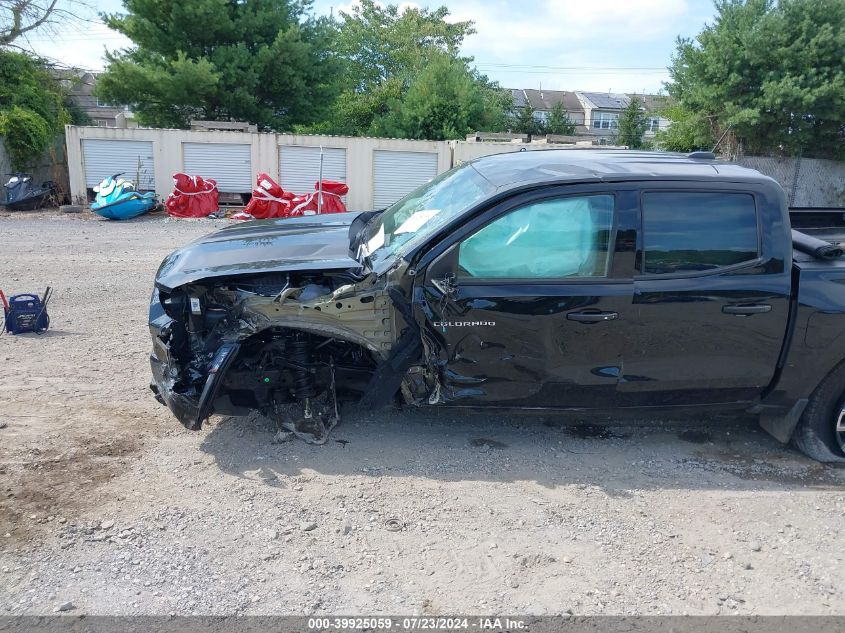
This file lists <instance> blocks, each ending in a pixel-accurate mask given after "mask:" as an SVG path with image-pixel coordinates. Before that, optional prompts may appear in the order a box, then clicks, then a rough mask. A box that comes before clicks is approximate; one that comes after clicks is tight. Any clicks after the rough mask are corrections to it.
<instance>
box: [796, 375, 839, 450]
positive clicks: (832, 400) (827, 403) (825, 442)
mask: <svg viewBox="0 0 845 633" xmlns="http://www.w3.org/2000/svg"><path fill="white" fill-rule="evenodd" d="M843 405H845V363H843V364H841V365H839V366H838V367H837V368H836V369H834V370H833V371H832V372H830V373H829V374H828V375H827V376H826V377H825V379H824V380H822V382H821V384H819V386H818V387H816V390H815V391H814V392H813V395H812V396H810V402H809V403H808V404H807V408H806V409H804V413H803V414H802V416H801V419H800V420H799V421H798V426H797V427H796V428H795V432H794V433H793V435H792V444H793V445H794V446H795V447H796V448H797V449H798V450H799V451H801V452H802V453H804V454H805V455H806V456H807V457H810V458H812V459H815V460H816V461H820V462H845V452H843V449H842V442H843V441H845V438H843V437H842V436H843V433H837V427H836V425H837V418H838V417H839V412H840V411H841V410H842V407H843Z"/></svg>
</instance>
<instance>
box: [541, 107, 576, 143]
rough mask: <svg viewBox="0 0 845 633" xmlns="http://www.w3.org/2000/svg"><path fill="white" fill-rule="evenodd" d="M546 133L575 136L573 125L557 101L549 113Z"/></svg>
mask: <svg viewBox="0 0 845 633" xmlns="http://www.w3.org/2000/svg"><path fill="white" fill-rule="evenodd" d="M546 132H547V133H549V134H564V135H567V136H571V135H573V134H575V123H573V122H572V119H570V118H569V113H567V111H566V110H565V109H564V108H563V104H562V103H561V102H560V101H558V102H557V103H555V104H554V105H553V106H552V109H551V110H550V111H549V119H548V121H546Z"/></svg>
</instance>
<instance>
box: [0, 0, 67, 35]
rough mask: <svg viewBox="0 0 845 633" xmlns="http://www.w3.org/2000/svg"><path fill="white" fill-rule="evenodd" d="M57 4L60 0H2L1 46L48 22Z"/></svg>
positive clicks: (0, 13) (0, 19)
mask: <svg viewBox="0 0 845 633" xmlns="http://www.w3.org/2000/svg"><path fill="white" fill-rule="evenodd" d="M57 4H58V0H46V1H38V0H0V46H8V45H10V44H12V42H14V41H15V40H17V39H18V38H19V37H21V36H23V35H26V34H27V33H29V32H30V31H34V30H36V29H38V28H40V27H42V26H44V25H46V24H48V23H49V22H50V20H51V16H52V15H53V13H54V12H55V11H56V5H57Z"/></svg>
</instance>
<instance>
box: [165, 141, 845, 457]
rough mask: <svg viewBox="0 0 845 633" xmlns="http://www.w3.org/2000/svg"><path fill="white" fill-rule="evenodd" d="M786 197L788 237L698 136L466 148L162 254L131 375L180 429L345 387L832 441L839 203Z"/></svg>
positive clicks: (836, 414) (426, 402)
mask: <svg viewBox="0 0 845 633" xmlns="http://www.w3.org/2000/svg"><path fill="white" fill-rule="evenodd" d="M793 216H794V219H793V221H794V222H795V223H796V225H797V226H798V227H799V228H803V229H805V231H806V232H803V233H799V232H797V231H793V230H792V229H793V226H791V224H790V212H789V209H788V208H787V203H786V198H785V196H784V192H783V190H782V189H781V187H780V186H779V185H778V184H777V183H776V182H775V181H774V180H772V179H771V178H768V177H766V176H763V175H761V174H760V173H758V172H756V171H753V170H750V169H745V168H742V167H739V166H736V165H732V164H727V163H723V162H718V161H716V160H714V159H713V156H712V155H708V154H706V153H695V154H692V155H689V156H684V155H674V154H661V153H644V152H629V151H607V150H549V151H532V152H519V153H512V154H506V155H498V156H490V157H486V158H481V159H479V160H476V161H472V162H469V163H465V164H463V165H461V166H459V167H457V168H455V169H452V170H451V171H449V172H446V173H444V174H442V175H441V176H439V177H437V178H436V179H434V180H433V181H431V182H430V183H428V184H427V185H425V186H423V187H421V188H420V189H417V190H416V191H414V192H412V193H411V194H409V195H408V196H407V197H405V198H404V199H402V200H400V201H399V202H397V203H396V204H394V205H393V206H391V207H389V208H388V209H386V210H383V211H379V212H367V213H347V214H337V215H323V216H311V217H302V218H295V219H288V220H270V221H262V222H248V223H245V224H239V225H234V226H231V227H228V228H225V229H223V230H221V231H218V232H217V233H214V234H211V235H209V236H207V237H205V238H202V239H200V240H198V241H196V242H194V243H192V244H189V245H187V246H186V247H184V248H181V249H179V250H177V251H175V252H174V253H172V254H171V255H170V256H168V257H167V258H166V259H165V260H164V262H163V263H162V265H161V268H160V269H159V271H158V275H157V278H156V282H155V289H154V291H153V295H152V301H151V306H150V330H151V333H152V340H153V353H152V356H151V362H152V370H153V383H152V385H151V386H152V389H153V391H154V392H155V394H156V397H157V398H158V399H159V400H160V401H161V402H163V403H166V404H167V405H168V406H169V407H170V409H171V410H172V411H173V413H174V414H175V415H176V417H177V418H178V419H179V420H180V421H181V422H182V424H184V425H185V426H186V427H187V428H190V429H197V428H199V427H200V425H201V424H202V422H203V421H204V420H205V419H206V418H207V417H208V416H209V415H211V414H213V413H222V414H231V415H238V414H244V413H246V412H248V411H249V410H252V409H257V410H259V411H261V412H262V413H264V414H265V415H267V416H269V417H272V418H273V419H275V420H276V421H277V423H278V424H279V426H280V428H281V429H287V431H288V432H291V433H294V434H296V435H297V436H300V437H303V438H304V439H307V440H309V441H312V442H316V443H321V442H324V441H325V439H326V437H327V434H328V432H329V430H330V429H331V427H332V426H334V424H336V423H337V421H338V419H339V406H340V405H339V401H343V400H347V401H349V400H352V401H356V402H359V403H360V404H361V405H362V406H365V407H368V408H372V407H379V406H385V405H388V404H391V403H395V402H396V401H401V402H402V403H407V404H411V405H420V406H434V405H437V406H449V407H470V408H473V409H521V410H543V411H561V412H566V411H578V412H603V413H608V412H612V413H617V414H618V413H620V412H621V411H622V410H623V409H626V410H627V409H631V410H639V411H640V412H642V413H644V414H645V415H649V416H653V415H655V414H657V413H658V412H659V411H660V410H666V411H671V410H673V409H677V408H683V409H696V410H708V409H712V410H716V409H722V410H725V409H727V410H738V411H747V412H751V413H755V414H759V416H760V423H761V425H762V426H763V427H764V428H765V429H766V430H767V431H769V432H770V433H771V434H772V435H773V436H775V437H776V438H778V439H779V440H780V441H782V442H788V441H792V442H793V444H794V445H795V446H797V447H798V448H799V449H800V450H801V451H803V452H804V453H806V454H807V455H809V456H810V457H813V458H815V459H817V460H821V461H837V460H843V459H845V456H844V455H843V442H845V423H844V422H843V420H845V415H843V411H845V409H843V407H845V260H843V259H839V256H840V255H841V250H840V249H839V247H838V244H836V242H837V241H838V239H839V238H840V237H842V238H845V231H841V229H838V228H836V227H838V226H840V225H843V224H845V222H843V221H842V219H843V215H842V212H841V211H840V212H838V213H837V212H823V211H819V210H804V211H801V212H796V213H793ZM831 227H832V228H831ZM840 232H841V233H842V235H837V234H838V233H840ZM809 234H814V237H813V236H810V235H809ZM819 237H821V238H825V239H823V240H819V239H816V238H819Z"/></svg>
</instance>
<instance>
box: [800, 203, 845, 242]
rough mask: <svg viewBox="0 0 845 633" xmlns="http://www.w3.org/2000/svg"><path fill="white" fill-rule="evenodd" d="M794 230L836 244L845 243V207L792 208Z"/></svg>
mask: <svg viewBox="0 0 845 633" xmlns="http://www.w3.org/2000/svg"><path fill="white" fill-rule="evenodd" d="M789 219H790V222H791V223H792V228H793V229H797V230H798V231H800V232H801V233H804V234H806V235H811V236H813V237H815V238H818V239H820V240H825V241H827V242H831V243H834V244H839V243H842V242H845V207H790V208H789Z"/></svg>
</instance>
